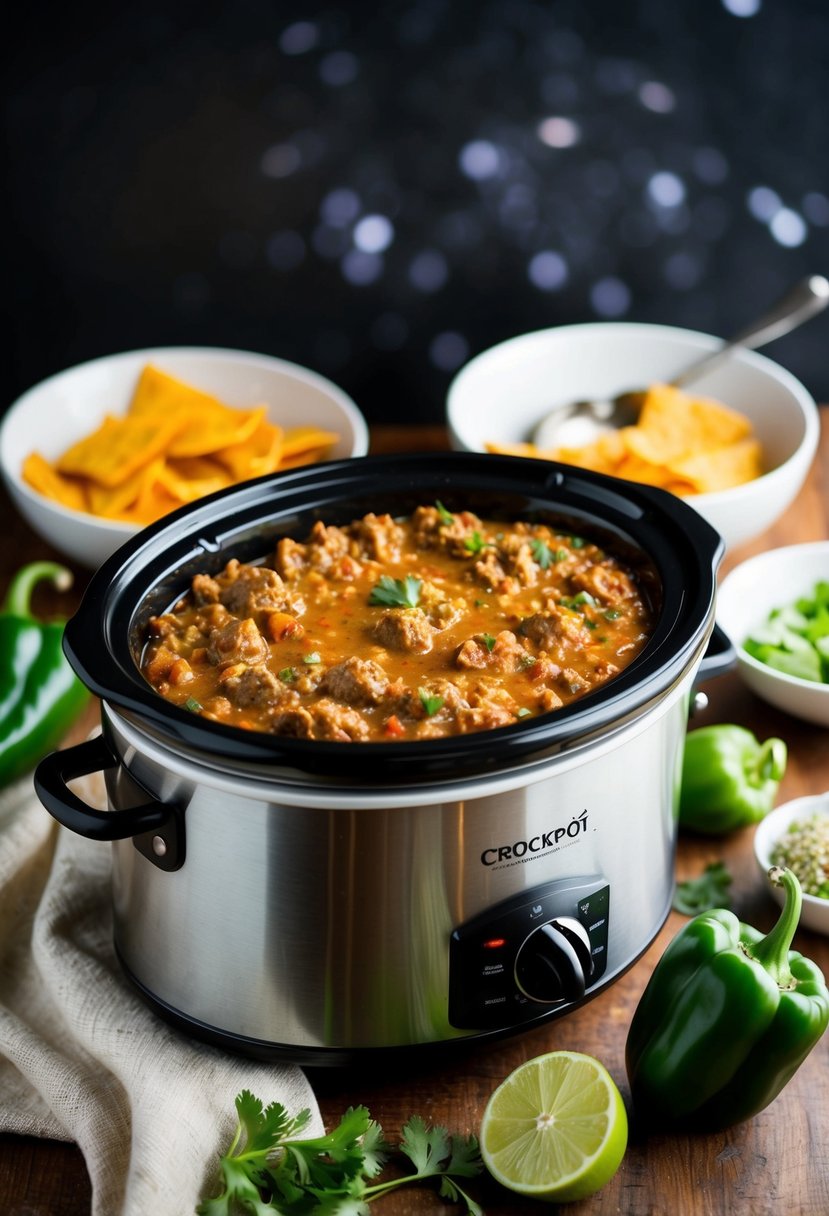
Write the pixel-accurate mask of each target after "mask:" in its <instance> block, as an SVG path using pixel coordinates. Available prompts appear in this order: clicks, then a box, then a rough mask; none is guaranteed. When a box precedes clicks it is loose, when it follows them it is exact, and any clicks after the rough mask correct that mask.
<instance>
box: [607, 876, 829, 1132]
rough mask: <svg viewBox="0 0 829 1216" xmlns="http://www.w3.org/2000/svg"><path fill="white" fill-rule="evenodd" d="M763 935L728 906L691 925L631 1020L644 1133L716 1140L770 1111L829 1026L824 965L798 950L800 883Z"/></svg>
mask: <svg viewBox="0 0 829 1216" xmlns="http://www.w3.org/2000/svg"><path fill="white" fill-rule="evenodd" d="M769 878H770V879H771V880H772V882H775V883H779V884H781V885H782V886H783V887H784V888H785V892H786V902H785V905H784V907H783V910H782V912H781V914H780V917H779V919H778V921H777V923H776V925H775V926H774V928H773V929H772V930H771V932H770V933H769V934H767V935H766V936H765V937H764V936H763V935H762V934H761V933H759V932H758V931H757V930H756V929H753V928H752V927H751V926H749V925H744V924H741V923H740V922H739V921H738V920H737V917H736V916H735V915H734V914H733V913H732V912H729V911H726V910H725V909H722V908H717V909H714V910H713V911H710V912H703V913H701V914H700V915H699V916H696V917H694V919H693V920H691V921H689V922H688V924H687V925H685V927H684V928H683V929H681V930H680V932H679V933H678V934H677V935H676V937H675V938H674V939H673V941H671V943H670V944H669V946H668V948H667V950H666V951H665V953H664V954H663V955H662V958H661V959H660V960H659V963H658V964H657V966H656V969H655V971H654V973H653V975H652V976H651V979H650V981H649V983H648V986H647V987H646V989H645V991H644V993H643V994H642V999H641V1000H640V1002H639V1005H638V1006H637V1009H636V1012H635V1014H634V1015H633V1021H632V1022H631V1025H630V1031H629V1033H628V1038H627V1045H626V1052H625V1061H626V1065H627V1073H628V1079H629V1081H630V1087H631V1094H632V1096H633V1104H634V1109H635V1110H636V1113H637V1116H638V1117H639V1118H641V1119H642V1121H643V1123H645V1124H653V1125H654V1126H658V1127H663V1128H682V1129H685V1130H689V1131H692V1130H695V1131H717V1130H720V1129H722V1128H725V1127H730V1126H732V1125H733V1124H735V1123H741V1122H743V1120H745V1119H749V1118H751V1116H752V1115H755V1114H757V1112H758V1111H761V1110H763V1109H764V1108H765V1107H766V1106H768V1104H769V1103H770V1102H771V1101H773V1099H774V1098H776V1097H777V1095H778V1094H779V1093H780V1091H781V1089H782V1088H783V1086H784V1085H786V1084H787V1082H788V1081H789V1080H790V1079H791V1078H792V1076H793V1075H794V1073H795V1072H796V1071H797V1069H798V1068H799V1067H800V1065H801V1064H802V1063H803V1061H804V1060H805V1059H806V1057H807V1056H808V1054H809V1052H810V1051H811V1050H812V1048H813V1047H814V1046H815V1044H816V1043H817V1041H818V1040H819V1039H820V1037H821V1035H822V1034H823V1032H824V1031H825V1029H826V1026H827V1024H829V991H827V987H826V982H825V980H824V977H823V973H822V971H821V970H820V968H819V967H817V966H816V965H815V964H814V963H812V962H810V960H809V959H806V958H804V957H803V956H802V955H801V954H798V953H797V952H796V951H793V950H790V949H789V947H790V946H791V942H792V938H793V936H794V933H795V930H796V928H797V925H798V922H799V920H800V906H801V899H802V897H801V891H800V883H799V882H798V880H797V877H796V876H795V875H794V874H793V873H792V871H791V870H786V869H781V868H779V867H776V866H775V867H773V868H772V869H771V870H769Z"/></svg>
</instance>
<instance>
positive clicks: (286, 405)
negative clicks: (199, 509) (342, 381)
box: [0, 347, 368, 568]
mask: <svg viewBox="0 0 829 1216" xmlns="http://www.w3.org/2000/svg"><path fill="white" fill-rule="evenodd" d="M367 450H368V429H367V427H366V423H365V420H364V418H363V416H362V414H361V413H360V411H359V410H358V409H357V406H356V405H355V404H354V402H353V401H352V400H351V399H350V398H349V397H348V396H347V395H346V394H345V393H344V392H343V391H342V390H341V389H339V388H338V387H337V386H336V385H335V384H332V383H331V382H330V381H329V380H326V379H325V378H324V377H322V376H320V375H318V374H317V373H316V372H312V371H309V370H308V369H306V368H304V367H300V366H299V365H297V364H294V363H290V362H287V361H286V360H283V359H278V358H274V357H271V356H268V355H260V354H254V353H252V352H248V351H236V350H224V349H221V348H214V347H158V348H153V349H147V350H139V351H129V352H124V353H121V354H116V355H109V356H105V357H104V358H100V359H94V360H92V361H91V362H89V363H83V364H80V365H78V366H76V367H72V368H69V369H68V370H66V371H62V372H59V373H58V374H56V375H54V376H51V377H50V378H49V379H47V380H44V381H42V382H41V383H40V384H37V385H35V386H34V387H33V388H31V389H29V390H28V391H27V392H26V393H24V394H23V396H22V397H20V398H18V400H17V401H16V402H15V403H14V404H13V405H12V406H10V408H9V410H8V412H7V413H6V415H5V416H4V418H3V420H2V425H0V470H2V474H3V479H4V482H5V485H6V488H7V490H8V492H9V495H10V497H11V499H12V502H13V503H14V505H15V506H16V508H17V509H18V510H19V511H20V513H21V514H22V515H23V517H24V518H25V519H26V521H27V522H28V523H29V525H30V526H31V527H32V529H33V530H34V531H35V532H37V533H38V534H39V535H40V536H42V537H43V538H44V539H46V540H47V541H49V543H50V544H51V545H52V546H53V547H54V548H55V549H58V550H60V551H61V552H62V553H63V554H64V555H65V556H67V557H69V558H70V559H72V560H74V561H76V562H77V563H79V564H80V565H83V566H87V567H93V568H94V567H97V566H98V565H100V564H101V562H102V561H103V560H104V559H105V558H107V557H108V556H109V555H110V554H111V553H113V552H114V551H115V550H116V549H117V548H119V547H120V545H122V544H123V543H124V541H126V540H127V539H128V538H129V537H130V536H132V535H133V534H134V533H135V532H137V531H138V530H139V529H140V528H142V527H144V526H145V525H146V524H149V523H152V522H153V521H154V520H156V519H158V518H160V517H161V516H162V515H166V514H167V513H168V512H170V511H173V510H175V509H176V508H177V507H180V506H183V505H184V504H185V503H188V502H191V501H192V500H193V499H195V498H200V497H203V496H204V495H206V494H211V493H213V492H214V491H216V490H221V489H224V488H225V487H226V486H229V485H232V484H234V483H236V482H239V481H246V480H248V479H250V478H253V477H258V476H262V475H264V474H269V473H273V472H278V471H281V470H283V469H291V468H296V467H298V466H299V465H303V464H309V463H311V462H313V461H318V460H329V459H341V458H348V457H351V456H363V455H365V453H366V452H367Z"/></svg>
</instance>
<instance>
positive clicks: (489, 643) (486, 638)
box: [481, 633, 495, 650]
mask: <svg viewBox="0 0 829 1216" xmlns="http://www.w3.org/2000/svg"><path fill="white" fill-rule="evenodd" d="M481 641H482V642H483V644H484V646H486V648H487V650H492V647H493V646H494V645H495V638H494V637H493V636H492V634H491V633H482V634H481Z"/></svg>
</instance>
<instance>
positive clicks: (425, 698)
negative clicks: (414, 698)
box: [417, 688, 443, 718]
mask: <svg viewBox="0 0 829 1216" xmlns="http://www.w3.org/2000/svg"><path fill="white" fill-rule="evenodd" d="M417 695H418V696H419V697H420V704H421V705H422V706H423V708H424V709H425V710H426V715H427V717H429V718H431V717H432V715H433V714H436V713H437V712H438V710H439V709H440V708H441V706H442V705H443V697H436V696H432V695H431V694H430V693H428V692H427V691H426V689H425V688H418V690H417Z"/></svg>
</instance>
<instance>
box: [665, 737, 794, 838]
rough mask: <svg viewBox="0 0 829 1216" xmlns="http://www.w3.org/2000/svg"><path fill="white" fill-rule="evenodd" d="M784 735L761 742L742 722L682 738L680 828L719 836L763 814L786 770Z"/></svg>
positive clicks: (754, 821) (773, 797) (753, 821)
mask: <svg viewBox="0 0 829 1216" xmlns="http://www.w3.org/2000/svg"><path fill="white" fill-rule="evenodd" d="M787 758H788V753H787V749H786V744H785V743H784V742H783V740H782V739H767V740H766V741H765V743H760V742H759V740H758V739H757V738H756V737H755V736H754V735H753V734H752V733H751V731H750V730H746V729H745V727H743V726H733V725H729V724H727V723H721V724H718V725H715V726H701V727H699V729H697V730H693V731H691V732H690V733H689V734H688V735H687V737H686V739H685V751H684V754H683V760H682V783H681V787H680V794H679V823H680V826H681V827H684V828H691V829H692V830H693V831H695V832H706V833H708V834H709V835H722V834H723V833H725V832H731V831H734V829H735V828H741V827H746V826H747V825H748V824H751V823H757V822H759V820H761V819H762V818H763V816H764V815H767V814H768V812H769V811H770V810H771V808H772V806H773V805H774V799H775V796H776V794H777V791H778V789H779V787H780V782H781V781H782V779H783V774H784V773H785V771H786V760H787Z"/></svg>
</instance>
